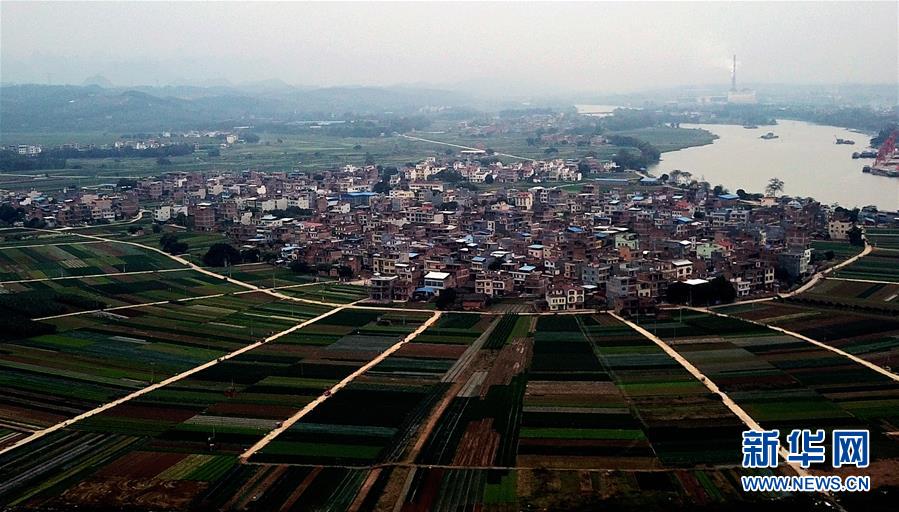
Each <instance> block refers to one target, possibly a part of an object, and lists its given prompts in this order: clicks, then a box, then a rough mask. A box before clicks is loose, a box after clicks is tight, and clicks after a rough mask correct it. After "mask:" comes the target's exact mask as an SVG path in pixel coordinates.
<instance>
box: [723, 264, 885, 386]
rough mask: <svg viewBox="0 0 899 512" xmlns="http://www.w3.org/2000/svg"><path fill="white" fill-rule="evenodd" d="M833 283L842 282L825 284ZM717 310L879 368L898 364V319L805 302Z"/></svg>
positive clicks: (749, 305) (731, 307)
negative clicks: (815, 343) (781, 330)
mask: <svg viewBox="0 0 899 512" xmlns="http://www.w3.org/2000/svg"><path fill="white" fill-rule="evenodd" d="M830 282H837V283H839V281H825V283H830ZM853 284H856V283H853ZM858 284H863V285H865V286H872V285H868V284H865V283H858ZM873 286H877V285H873ZM817 288H818V287H815V289H817ZM803 295H804V294H803ZM715 311H717V312H719V313H725V314H728V315H733V316H737V317H740V318H745V319H747V320H752V321H756V322H761V323H764V324H768V325H773V326H776V327H780V328H782V329H787V330H788V331H793V332H796V333H799V334H802V335H803V336H808V337H809V338H812V339H814V340H817V341H820V342H822V343H825V344H827V345H830V346H832V347H835V348H838V349H841V350H844V351H846V352H848V353H850V354H853V355H856V356H858V357H861V358H862V359H865V360H867V361H871V362H872V363H874V364H877V365H879V366H884V367H893V368H895V367H896V366H897V364H899V320H896V319H895V318H892V317H885V316H881V315H873V314H868V313H865V312H854V311H838V310H835V309H823V308H819V307H814V306H810V305H803V304H802V303H797V304H793V303H789V304H775V303H767V304H746V305H740V306H729V307H725V308H717V309H715Z"/></svg>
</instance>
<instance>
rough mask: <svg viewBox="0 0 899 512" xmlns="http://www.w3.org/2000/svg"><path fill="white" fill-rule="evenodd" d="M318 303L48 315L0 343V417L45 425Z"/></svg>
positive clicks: (30, 426) (269, 301) (217, 302)
mask: <svg viewBox="0 0 899 512" xmlns="http://www.w3.org/2000/svg"><path fill="white" fill-rule="evenodd" d="M326 310H327V309H323V308H321V307H319V306H312V305H303V304H297V303H293V302H290V303H288V302H283V301H277V300H276V299H274V298H272V297H270V296H268V295H263V294H246V295H243V296H241V297H240V298H239V299H238V298H234V297H218V298H212V299H202V300H197V301H192V302H189V303H175V304H164V305H158V306H148V307H142V308H134V309H126V310H120V311H118V312H117V313H114V314H112V313H110V314H104V315H99V316H95V315H79V316H68V317H62V318H58V319H53V320H48V321H46V322H44V324H48V325H50V326H53V327H55V331H54V332H52V333H48V334H43V335H38V336H32V337H29V338H24V339H17V340H11V341H7V342H5V343H2V344H0V368H2V372H0V382H2V385H0V421H2V422H3V423H4V424H6V425H13V426H16V427H19V428H20V429H22V430H25V431H28V430H38V429H41V428H44V427H47V426H50V425H52V424H54V423H57V422H59V421H62V420H64V419H66V418H69V417H72V416H76V415H78V414H80V413H82V412H85V411H87V410H90V409H93V408H95V407H97V406H99V405H101V404H103V403H107V402H110V401H112V400H114V399H115V398H118V397H120V396H123V395H126V394H128V393H130V392H132V391H135V390H137V389H140V388H142V387H145V386H147V385H149V384H151V383H153V382H158V381H161V380H163V379H165V378H167V377H170V376H172V375H175V374H177V373H180V372H183V371H185V370H188V369H190V368H193V367H195V366H198V365H200V364H202V363H205V362H207V361H210V360H213V359H215V358H218V357H221V356H222V355H224V354H226V353H228V352H232V351H234V350H236V349H238V348H241V347H243V346H245V345H248V344H250V343H252V342H255V341H257V340H259V339H261V338H264V337H266V336H268V335H271V334H273V333H275V332H278V331H281V330H284V329H287V328H289V327H291V326H293V325H295V324H297V323H299V322H302V321H303V320H305V319H307V318H311V317H312V316H316V315H318V314H320V313H321V312H323V311H326Z"/></svg>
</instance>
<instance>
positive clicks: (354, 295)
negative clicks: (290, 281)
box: [282, 283, 368, 304]
mask: <svg viewBox="0 0 899 512" xmlns="http://www.w3.org/2000/svg"><path fill="white" fill-rule="evenodd" d="M282 292H283V293H284V294H285V295H290V296H291V297H296V298H298V299H307V300H317V301H321V302H330V303H333V304H348V303H350V302H356V301H359V300H362V299H366V298H368V289H367V288H365V287H363V286H357V285H352V284H344V283H323V284H316V285H310V286H303V287H296V288H288V289H285V290H282Z"/></svg>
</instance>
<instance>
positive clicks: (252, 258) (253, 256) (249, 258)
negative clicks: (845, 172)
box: [240, 247, 259, 263]
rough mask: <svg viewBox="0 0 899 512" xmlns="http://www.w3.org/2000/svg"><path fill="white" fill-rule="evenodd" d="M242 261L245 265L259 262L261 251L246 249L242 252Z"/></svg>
mask: <svg viewBox="0 0 899 512" xmlns="http://www.w3.org/2000/svg"><path fill="white" fill-rule="evenodd" d="M240 261H242V262H243V263H257V262H259V249H257V248H255V247H253V248H252V249H244V250H242V251H240Z"/></svg>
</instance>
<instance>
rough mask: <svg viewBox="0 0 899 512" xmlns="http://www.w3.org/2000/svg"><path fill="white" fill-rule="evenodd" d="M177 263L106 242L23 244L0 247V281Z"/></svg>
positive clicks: (135, 269)
mask: <svg viewBox="0 0 899 512" xmlns="http://www.w3.org/2000/svg"><path fill="white" fill-rule="evenodd" d="M41 243H44V242H43V241H42V242H41ZM181 267H182V265H180V264H179V263H177V262H175V261H173V260H171V259H169V258H167V257H166V256H164V255H162V254H159V253H157V252H154V251H147V250H144V249H141V248H139V247H135V246H133V245H125V244H116V243H109V242H99V241H97V243H93V242H87V241H82V242H73V243H63V244H59V245H51V244H47V245H31V244H23V245H14V246H5V247H2V248H0V282H7V281H15V280H23V279H44V278H55V277H65V276H86V275H96V274H110V273H116V272H139V271H147V270H161V269H173V268H181Z"/></svg>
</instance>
